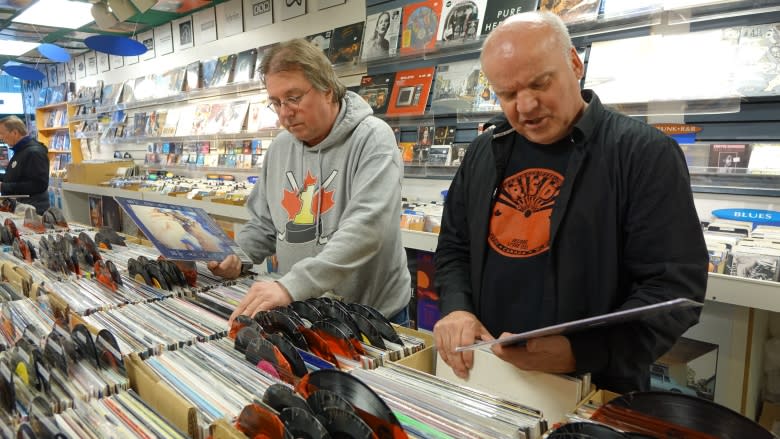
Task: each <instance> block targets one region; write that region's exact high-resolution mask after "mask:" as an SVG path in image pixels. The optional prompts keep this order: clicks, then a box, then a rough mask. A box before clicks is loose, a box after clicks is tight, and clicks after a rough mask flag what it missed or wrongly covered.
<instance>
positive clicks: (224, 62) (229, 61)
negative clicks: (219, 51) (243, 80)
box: [209, 54, 236, 87]
mask: <svg viewBox="0 0 780 439" xmlns="http://www.w3.org/2000/svg"><path fill="white" fill-rule="evenodd" d="M235 66H236V54H232V55H227V56H220V57H219V58H218V60H217V66H216V68H215V69H214V76H213V77H212V78H211V82H210V83H209V87H221V86H223V85H227V84H229V83H231V82H232V81H233V69H234V68H235Z"/></svg>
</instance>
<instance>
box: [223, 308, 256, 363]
mask: <svg viewBox="0 0 780 439" xmlns="http://www.w3.org/2000/svg"><path fill="white" fill-rule="evenodd" d="M262 332H263V328H261V327H260V325H259V324H258V323H257V322H255V321H254V320H252V319H250V318H249V317H247V316H245V315H240V316H238V317H236V318H235V320H233V323H232V324H231V325H230V330H229V331H228V338H230V339H232V340H234V345H233V347H234V349H236V350H237V351H239V352H241V353H242V354H243V353H244V351H245V350H246V346H247V345H248V344H249V342H250V341H252V340H253V339H254V338H255V336H259V335H260V333H262Z"/></svg>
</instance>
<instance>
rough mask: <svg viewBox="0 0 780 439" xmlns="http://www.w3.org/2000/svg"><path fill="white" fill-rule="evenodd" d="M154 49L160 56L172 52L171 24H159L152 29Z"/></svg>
mask: <svg viewBox="0 0 780 439" xmlns="http://www.w3.org/2000/svg"><path fill="white" fill-rule="evenodd" d="M154 49H155V51H156V52H157V54H158V55H160V56H162V55H167V54H169V53H171V52H173V32H172V31H171V23H165V24H161V25H159V26H157V27H155V28H154Z"/></svg>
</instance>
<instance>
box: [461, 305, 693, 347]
mask: <svg viewBox="0 0 780 439" xmlns="http://www.w3.org/2000/svg"><path fill="white" fill-rule="evenodd" d="M701 306H703V303H701V302H696V301H694V300H691V299H685V298H677V299H672V300H667V301H664V302H658V303H654V304H651V305H644V306H639V307H634V308H628V309H622V310H619V311H615V312H611V313H607V314H602V315H598V316H594V317H588V318H584V319H580V320H574V321H571V322H565V323H559V324H557V325H552V326H547V327H545V328H540V329H534V330H532V331H527V332H523V333H519V334H512V335H510V336H507V337H502V338H497V339H494V340H486V341H480V342H477V343H474V344H471V345H468V346H459V347H457V348H455V351H456V352H463V351H469V350H473V349H477V348H483V347H488V346H492V345H494V344H502V345H513V344H522V343H524V342H525V341H527V340H530V339H533V338H539V337H547V336H550V335H566V334H571V333H575V332H580V331H587V330H589V329H593V328H596V327H599V328H603V327H606V326H611V325H616V324H619V323H626V322H631V321H635V320H641V319H643V318H645V317H650V316H653V315H656V314H662V313H671V312H674V311H676V310H681V309H686V308H699V307H701Z"/></svg>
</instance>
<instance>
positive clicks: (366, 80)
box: [356, 73, 395, 114]
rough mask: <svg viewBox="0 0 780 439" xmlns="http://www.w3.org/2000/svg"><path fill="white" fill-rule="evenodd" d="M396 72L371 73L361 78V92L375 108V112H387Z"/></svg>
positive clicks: (359, 92) (359, 90)
mask: <svg viewBox="0 0 780 439" xmlns="http://www.w3.org/2000/svg"><path fill="white" fill-rule="evenodd" d="M394 82H395V73H385V74H381V75H369V76H364V77H362V78H361V79H360V86H359V87H358V89H357V92H356V93H357V94H359V95H360V96H361V97H362V98H363V99H364V100H365V101H366V102H367V103H368V105H370V106H371V109H372V110H374V114H385V113H386V112H387V106H388V104H389V103H390V95H391V94H392V92H393V83H394Z"/></svg>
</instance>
